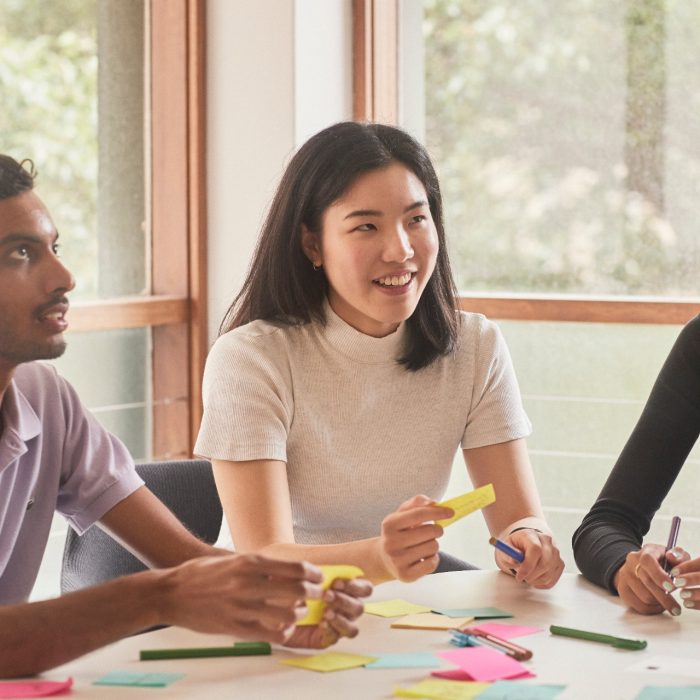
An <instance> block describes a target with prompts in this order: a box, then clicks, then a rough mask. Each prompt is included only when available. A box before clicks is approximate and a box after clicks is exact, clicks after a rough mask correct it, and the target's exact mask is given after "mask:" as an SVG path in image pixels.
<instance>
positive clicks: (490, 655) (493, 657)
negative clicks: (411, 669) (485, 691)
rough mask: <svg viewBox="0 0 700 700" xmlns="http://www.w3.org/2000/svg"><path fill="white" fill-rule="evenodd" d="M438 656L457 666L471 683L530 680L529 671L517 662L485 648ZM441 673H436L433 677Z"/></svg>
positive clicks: (447, 652)
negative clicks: (518, 679) (516, 679)
mask: <svg viewBox="0 0 700 700" xmlns="http://www.w3.org/2000/svg"><path fill="white" fill-rule="evenodd" d="M438 656H439V657H440V658H442V659H445V660H447V661H451V662H452V663H453V664H455V665H457V666H459V670H460V671H463V672H464V673H466V674H467V675H468V676H469V679H470V680H473V681H499V680H505V679H510V678H525V677H527V678H531V677H532V676H531V675H527V676H525V674H530V671H529V670H528V669H527V668H526V667H525V666H523V665H522V664H521V663H520V662H519V661H516V660H515V659H513V658H511V657H510V656H507V655H506V654H503V653H501V652H500V651H496V650H495V649H489V648H487V647H465V648H463V649H455V650H454V651H441V652H439V653H438ZM438 673H442V672H441V671H436V672H434V673H433V675H435V674H438Z"/></svg>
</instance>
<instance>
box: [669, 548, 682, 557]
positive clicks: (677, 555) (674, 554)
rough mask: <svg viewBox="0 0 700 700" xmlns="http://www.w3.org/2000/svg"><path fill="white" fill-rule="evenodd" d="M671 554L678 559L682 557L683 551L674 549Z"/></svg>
mask: <svg viewBox="0 0 700 700" xmlns="http://www.w3.org/2000/svg"><path fill="white" fill-rule="evenodd" d="M669 554H671V555H673V556H674V557H675V558H676V559H680V556H681V553H680V552H679V551H678V550H677V549H672V550H671V551H670V552H669Z"/></svg>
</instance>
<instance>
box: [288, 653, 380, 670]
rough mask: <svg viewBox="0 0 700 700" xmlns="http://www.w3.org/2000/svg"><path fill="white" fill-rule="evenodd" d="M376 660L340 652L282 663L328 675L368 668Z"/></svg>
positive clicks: (302, 657) (372, 657) (303, 657)
mask: <svg viewBox="0 0 700 700" xmlns="http://www.w3.org/2000/svg"><path fill="white" fill-rule="evenodd" d="M376 660H377V657H376V656H360V655H359V654H343V653H342V652H339V651H328V652H326V653H325V654H316V655H315V656H301V657H298V658H296V659H282V661H280V663H281V664H286V665H287V666H297V667H298V668H305V669H307V670H308V671H320V672H321V673H328V672H329V671H344V670H345V669H347V668H358V667H359V666H366V665H367V664H371V663H372V662H373V661H376Z"/></svg>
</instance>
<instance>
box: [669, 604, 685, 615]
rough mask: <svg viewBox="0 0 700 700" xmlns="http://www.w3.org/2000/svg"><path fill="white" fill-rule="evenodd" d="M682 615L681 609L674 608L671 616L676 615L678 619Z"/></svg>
mask: <svg viewBox="0 0 700 700" xmlns="http://www.w3.org/2000/svg"><path fill="white" fill-rule="evenodd" d="M686 605H688V603H686ZM680 614H681V609H680V608H673V610H671V615H675V616H676V617H677V616H678V615H680Z"/></svg>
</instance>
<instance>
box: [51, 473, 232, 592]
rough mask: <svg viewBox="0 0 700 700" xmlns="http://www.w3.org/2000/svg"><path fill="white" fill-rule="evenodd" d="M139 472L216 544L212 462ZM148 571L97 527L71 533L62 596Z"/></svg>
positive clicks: (193, 527) (217, 527) (183, 517)
mask: <svg viewBox="0 0 700 700" xmlns="http://www.w3.org/2000/svg"><path fill="white" fill-rule="evenodd" d="M136 471H137V472H138V473H139V475H140V476H141V478H142V479H143V480H144V482H145V483H146V486H147V487H148V488H149V489H150V490H151V491H152V492H153V493H154V494H155V495H156V496H157V497H158V498H159V499H160V500H161V501H162V502H163V503H165V505H166V506H167V507H168V508H170V510H171V511H172V512H173V513H174V514H175V516H176V517H177V518H178V519H179V520H180V521H181V522H182V523H183V524H184V525H185V527H186V528H187V529H188V530H189V531H190V532H192V533H193V534H194V535H195V536H197V537H199V538H200V539H202V540H204V541H205V542H208V543H209V544H213V543H214V542H216V540H217V538H218V536H219V530H220V528H221V521H222V518H223V512H222V509H221V502H220V501H219V496H218V494H217V491H216V484H215V483H214V475H213V473H212V468H211V464H210V463H209V462H207V461H206V460H194V459H193V460H183V461H178V462H151V463H149V464H138V465H136ZM146 568H147V567H146V565H145V564H144V563H143V562H141V561H140V560H139V559H137V558H136V557H135V556H134V555H133V554H131V552H129V551H127V550H126V549H124V547H122V546H121V545H120V544H119V543H118V542H116V541H115V540H114V539H112V538H111V537H110V536H109V535H108V534H107V533H106V532H104V531H103V530H101V529H100V528H99V527H91V528H90V529H89V530H88V531H87V532H86V533H85V534H84V535H82V536H79V535H77V534H76V533H75V531H74V530H73V529H72V528H68V534H67V536H66V543H65V547H64V549H63V562H62V566H61V592H62V593H68V592H69V591H74V590H77V589H79V588H85V587H86V586H94V585H96V584H98V583H102V582H104V581H108V580H110V579H113V578H116V577H117V576H124V575H126V574H133V573H136V572H138V571H144V570H145V569H146Z"/></svg>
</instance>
